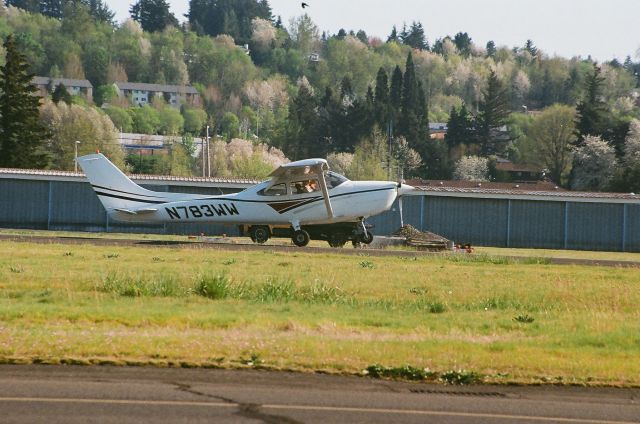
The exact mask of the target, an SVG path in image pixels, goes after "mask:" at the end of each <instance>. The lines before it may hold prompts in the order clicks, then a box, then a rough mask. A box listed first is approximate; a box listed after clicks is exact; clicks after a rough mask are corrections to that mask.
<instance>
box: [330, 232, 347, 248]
mask: <svg viewBox="0 0 640 424" xmlns="http://www.w3.org/2000/svg"><path fill="white" fill-rule="evenodd" d="M328 241H329V246H331V247H342V246H344V244H345V243H346V242H347V236H345V235H344V234H342V233H331V234H330V235H329V240H328Z"/></svg>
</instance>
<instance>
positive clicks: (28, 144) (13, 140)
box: [0, 35, 48, 168]
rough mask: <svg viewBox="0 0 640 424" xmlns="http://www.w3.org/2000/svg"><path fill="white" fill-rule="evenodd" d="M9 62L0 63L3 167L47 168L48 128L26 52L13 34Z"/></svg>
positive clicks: (7, 47) (8, 44) (8, 42)
mask: <svg viewBox="0 0 640 424" xmlns="http://www.w3.org/2000/svg"><path fill="white" fill-rule="evenodd" d="M4 49H5V52H6V58H5V65H4V66H2V67H0V167H9V168H43V167H44V166H46V165H47V157H46V155H45V153H44V150H43V146H44V144H45V141H46V139H47V136H48V134H47V132H46V130H45V128H44V127H43V126H42V125H41V124H40V121H39V109H38V108H39V103H40V98H39V97H38V96H35V95H34V93H35V92H36V91H37V89H36V87H35V86H34V85H33V84H32V83H31V81H32V79H33V74H31V73H29V64H28V63H27V61H26V58H25V56H24V55H23V54H22V53H21V52H20V51H18V49H17V48H16V45H15V42H14V40H13V37H12V36H11V35H9V36H8V37H7V39H6V40H5V42H4Z"/></svg>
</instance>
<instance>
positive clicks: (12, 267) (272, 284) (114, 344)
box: [0, 242, 640, 386]
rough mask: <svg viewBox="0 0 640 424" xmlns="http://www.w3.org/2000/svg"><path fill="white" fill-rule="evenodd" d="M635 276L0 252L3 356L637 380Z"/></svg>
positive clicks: (52, 248)
mask: <svg viewBox="0 0 640 424" xmlns="http://www.w3.org/2000/svg"><path fill="white" fill-rule="evenodd" d="M363 263H366V266H365V265H363ZM639 274H640V273H638V272H637V270H634V269H624V268H598V267H592V266H589V267H587V266H585V267H583V266H553V265H548V264H545V263H539V262H538V261H531V262H529V263H522V262H514V261H508V260H507V261H503V260H500V259H499V258H498V259H496V258H494V257H493V256H489V257H485V258H484V259H483V260H474V261H469V260H456V261H452V260H450V259H449V258H446V257H445V258H443V257H419V258H416V259H415V260H414V259H411V260H407V259H402V258H394V257H389V258H378V257H376V258H373V257H366V258H365V257H360V256H343V255H340V254H339V253H331V254H306V253H304V250H300V251H295V252H291V253H279V252H272V251H264V252H229V251H224V250H215V251H214V250H209V249H202V250H199V249H177V248H175V249H166V248H154V247H144V248H143V247H114V246H108V247H100V246H88V245H83V246H69V245H57V244H52V245H46V246H43V245H38V244H30V243H24V242H20V243H11V242H0V362H42V363H69V362H68V361H76V362H78V363H86V364H100V363H114V364H153V365H157V366H185V367H187V366H204V367H254V368H255V367H262V368H270V369H288V370H302V371H318V370H320V371H324V372H334V373H354V374H361V373H363V370H366V371H367V373H368V375H370V376H375V377H379V378H401V379H420V380H427V381H439V382H443V383H447V384H469V383H474V382H489V383H545V382H552V383H565V384H566V383H571V384H593V385H626V386H635V385H640V363H639V362H638V361H637V360H636V359H637V357H638V356H639V354H640V319H639V318H640V313H639V311H638V308H637V305H638V304H639V303H640V275H639ZM372 364H373V365H372ZM376 364H377V365H376ZM380 364H383V365H380ZM405 364H410V365H405Z"/></svg>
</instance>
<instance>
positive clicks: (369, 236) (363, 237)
mask: <svg viewBox="0 0 640 424" xmlns="http://www.w3.org/2000/svg"><path fill="white" fill-rule="evenodd" d="M358 238H359V241H360V243H364V244H371V242H372V241H373V233H372V232H371V231H367V232H366V233H363V234H360V235H359V236H358Z"/></svg>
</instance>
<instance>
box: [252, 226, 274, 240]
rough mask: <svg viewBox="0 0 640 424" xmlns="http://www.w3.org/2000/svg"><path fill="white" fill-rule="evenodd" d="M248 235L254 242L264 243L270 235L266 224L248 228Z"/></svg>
mask: <svg viewBox="0 0 640 424" xmlns="http://www.w3.org/2000/svg"><path fill="white" fill-rule="evenodd" d="M249 236H250V237H251V241H253V242H254V243H259V244H262V243H266V241H267V240H269V237H270V236H271V235H270V234H269V227H267V226H266V225H255V226H253V227H251V229H250V230H249Z"/></svg>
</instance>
